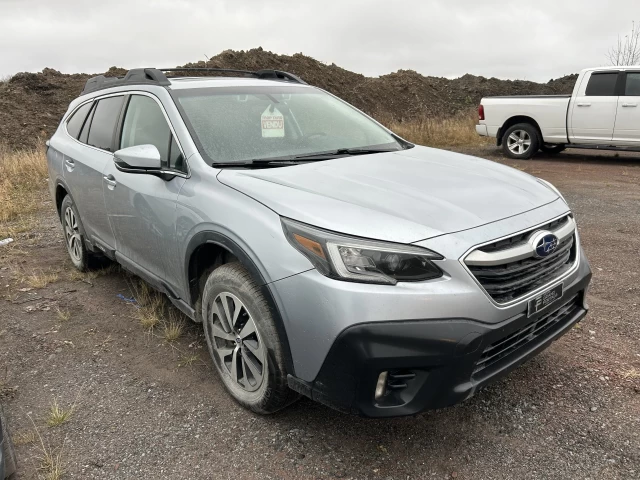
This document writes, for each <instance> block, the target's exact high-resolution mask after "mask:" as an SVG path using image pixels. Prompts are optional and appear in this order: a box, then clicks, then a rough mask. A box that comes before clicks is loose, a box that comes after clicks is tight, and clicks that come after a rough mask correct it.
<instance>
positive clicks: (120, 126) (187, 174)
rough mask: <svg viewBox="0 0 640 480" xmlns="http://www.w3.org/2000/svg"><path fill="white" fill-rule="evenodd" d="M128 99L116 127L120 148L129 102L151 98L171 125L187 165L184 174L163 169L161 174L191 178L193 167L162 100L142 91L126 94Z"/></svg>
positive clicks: (180, 171)
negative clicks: (133, 98)
mask: <svg viewBox="0 0 640 480" xmlns="http://www.w3.org/2000/svg"><path fill="white" fill-rule="evenodd" d="M126 95H127V98H126V99H125V102H124V105H123V109H122V112H121V115H120V118H119V119H118V124H117V125H116V136H117V138H116V139H115V141H116V144H117V146H118V148H119V146H120V141H121V139H122V129H123V127H124V120H125V117H126V116H127V110H128V109H129V102H130V101H131V97H132V96H133V95H142V96H145V97H150V98H151V99H152V100H155V102H156V103H157V104H158V106H159V107H160V110H161V111H162V114H163V115H164V119H165V120H166V122H167V125H169V130H170V131H171V135H172V136H173V138H175V139H176V144H177V145H178V149H179V150H180V153H182V158H183V159H184V164H185V165H186V170H187V171H186V172H183V171H182V170H175V169H172V168H167V169H166V170H165V169H163V170H161V171H160V172H161V173H168V174H171V175H177V176H179V177H184V178H189V177H191V167H190V166H189V162H188V161H187V156H186V155H185V153H184V149H183V148H182V144H181V143H180V139H179V138H178V135H176V130H175V128H173V124H172V123H171V120H170V119H169V115H167V112H166V110H165V108H164V105H163V104H162V102H161V101H160V99H159V98H158V97H156V96H155V95H153V94H152V93H149V92H144V91H142V90H131V91H128V92H126Z"/></svg>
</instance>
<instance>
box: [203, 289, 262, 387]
mask: <svg viewBox="0 0 640 480" xmlns="http://www.w3.org/2000/svg"><path fill="white" fill-rule="evenodd" d="M205 321H206V328H205V332H206V334H207V336H208V340H209V344H210V345H211V348H212V350H213V351H214V353H215V355H216V358H217V360H218V364H219V366H220V368H222V369H223V370H224V371H225V372H226V373H228V374H229V376H230V377H231V379H232V380H233V382H234V384H236V385H237V386H239V387H240V388H242V389H244V390H246V391H249V392H253V391H256V390H257V389H258V388H260V386H261V385H262V383H263V381H264V377H265V376H266V373H267V372H266V369H267V365H266V352H265V347H264V344H263V343H262V339H261V338H260V334H259V332H258V329H257V328H256V324H255V322H254V320H253V318H252V317H251V314H250V313H249V311H248V310H247V308H246V306H245V305H244V304H243V303H242V302H241V301H240V299H239V298H238V297H236V296H235V295H233V294H232V293H228V292H222V293H220V294H219V295H218V296H217V297H216V299H215V301H214V302H213V305H212V307H211V312H210V313H209V315H208V318H206V319H205Z"/></svg>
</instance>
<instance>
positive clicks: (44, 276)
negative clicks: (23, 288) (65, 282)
mask: <svg viewBox="0 0 640 480" xmlns="http://www.w3.org/2000/svg"><path fill="white" fill-rule="evenodd" d="M57 280H58V274H57V273H56V272H33V273H32V274H31V275H28V276H27V277H25V278H24V282H25V283H26V284H27V285H28V286H30V287H31V288H44V287H46V286H47V285H49V284H50V283H53V282H56V281H57Z"/></svg>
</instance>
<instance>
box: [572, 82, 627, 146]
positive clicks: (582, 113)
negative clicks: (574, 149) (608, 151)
mask: <svg viewBox="0 0 640 480" xmlns="http://www.w3.org/2000/svg"><path fill="white" fill-rule="evenodd" d="M587 77H588V78H587ZM619 77H620V72H618V71H611V70H608V71H602V72H591V74H589V73H587V74H586V75H585V78H583V80H582V82H581V84H580V87H579V88H578V92H577V93H576V97H575V98H574V99H573V104H572V110H571V125H570V129H569V131H570V137H571V138H570V139H571V141H572V142H574V143H593V144H609V143H611V140H612V138H613V130H614V127H615V123H616V112H617V110H618V93H617V92H618V90H617V88H618V81H619Z"/></svg>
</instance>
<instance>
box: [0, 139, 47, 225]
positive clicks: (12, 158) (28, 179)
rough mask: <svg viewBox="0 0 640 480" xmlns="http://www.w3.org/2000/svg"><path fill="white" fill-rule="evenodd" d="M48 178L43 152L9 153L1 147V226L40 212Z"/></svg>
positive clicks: (33, 150)
mask: <svg viewBox="0 0 640 480" xmlns="http://www.w3.org/2000/svg"><path fill="white" fill-rule="evenodd" d="M47 177H48V171H47V159H46V156H45V154H44V150H43V149H36V148H34V149H26V150H10V149H9V148H8V147H5V146H1V145H0V205H2V209H0V223H5V222H8V221H11V220H15V219H17V218H18V217H20V216H22V215H25V214H29V213H32V212H35V211H36V210H38V207H39V206H40V205H41V204H42V199H43V194H44V192H46V189H47V182H46V180H47Z"/></svg>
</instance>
